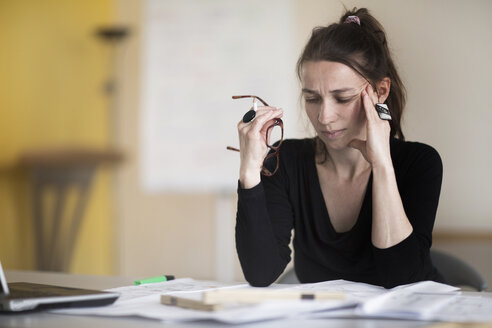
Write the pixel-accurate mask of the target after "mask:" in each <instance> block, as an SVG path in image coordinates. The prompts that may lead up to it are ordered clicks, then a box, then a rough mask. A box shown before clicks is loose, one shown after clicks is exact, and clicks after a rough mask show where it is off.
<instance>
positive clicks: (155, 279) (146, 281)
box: [133, 275, 174, 286]
mask: <svg viewBox="0 0 492 328" xmlns="http://www.w3.org/2000/svg"><path fill="white" fill-rule="evenodd" d="M169 280H174V276H170V275H162V276H157V277H152V278H147V279H140V280H135V281H134V282H133V284H134V285H136V286H138V285H142V284H152V283H155V282H164V281H169Z"/></svg>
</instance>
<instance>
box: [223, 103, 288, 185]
mask: <svg viewBox="0 0 492 328" xmlns="http://www.w3.org/2000/svg"><path fill="white" fill-rule="evenodd" d="M242 98H254V99H257V100H259V101H260V102H261V103H262V104H263V105H265V106H269V105H268V104H267V103H266V101H264V100H263V99H261V98H260V97H258V96H254V95H241V96H232V99H242ZM276 126H279V127H280V130H281V136H280V142H279V143H278V145H276V146H271V145H269V144H268V142H269V140H270V136H269V135H270V130H271V129H273V128H274V127H276ZM283 141H284V122H283V121H282V119H280V118H276V119H275V120H274V122H273V124H271V125H270V126H269V127H268V128H267V130H266V139H265V144H266V146H267V147H268V148H269V149H270V150H272V151H273V153H270V154H268V155H267V156H266V157H265V159H264V160H263V165H262V167H261V174H263V175H264V176H267V177H271V176H273V175H275V173H277V171H278V168H279V166H280V165H279V164H280V155H279V150H280V146H281V145H282V142H283ZM227 149H228V150H233V151H237V152H239V151H240V150H239V149H238V148H234V147H231V146H227ZM273 157H276V159H277V165H276V167H275V170H273V172H271V171H270V170H269V169H267V168H266V167H265V163H266V161H267V160H269V159H270V158H273Z"/></svg>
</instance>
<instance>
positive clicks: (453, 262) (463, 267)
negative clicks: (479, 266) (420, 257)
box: [430, 249, 487, 292]
mask: <svg viewBox="0 0 492 328" xmlns="http://www.w3.org/2000/svg"><path fill="white" fill-rule="evenodd" d="M430 257H431V261H432V264H434V266H435V267H436V269H437V270H438V271H439V272H440V273H441V274H442V276H443V277H444V280H445V281H446V283H447V284H449V285H453V286H466V287H471V288H473V289H475V290H477V291H479V292H481V291H484V290H486V289H487V282H486V281H485V279H484V278H483V277H482V275H481V274H480V273H479V272H478V271H477V270H476V269H475V268H473V267H472V266H471V265H470V264H468V263H466V262H465V261H463V260H461V259H459V258H458V257H456V256H454V255H451V254H449V253H446V252H443V251H440V250H436V249H431V251H430Z"/></svg>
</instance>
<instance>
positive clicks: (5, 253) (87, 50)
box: [0, 0, 114, 274]
mask: <svg viewBox="0 0 492 328" xmlns="http://www.w3.org/2000/svg"><path fill="white" fill-rule="evenodd" d="M112 6H113V3H112V1H111V0H83V1H75V0H68V1H66V0H15V1H12V0H0V260H2V263H3V265H4V267H5V268H9V269H31V268H33V265H34V257H33V242H32V230H31V227H30V223H31V216H30V207H29V206H30V202H29V197H30V193H29V185H28V179H27V177H28V175H27V174H26V172H24V171H23V170H22V169H20V168H18V166H17V161H18V159H19V156H20V155H21V154H22V153H23V152H25V151H28V150H33V149H38V148H45V147H52V146H71V145H79V146H89V147H98V148H101V147H104V146H106V145H108V143H109V135H110V133H109V131H108V125H109V123H108V119H109V117H108V115H109V113H108V111H109V109H108V100H107V97H106V96H105V94H104V92H103V84H104V82H105V80H106V79H107V77H108V74H109V65H108V63H109V58H110V57H109V56H110V53H109V48H108V46H107V45H106V44H103V43H102V42H101V41H100V40H98V39H97V38H96V37H95V36H94V31H95V29H96V28H97V27H99V26H104V25H108V24H109V23H110V22H111V20H112V11H113V8H112ZM110 182H111V178H110V174H109V172H108V170H107V169H103V170H100V171H99V172H98V173H97V175H96V179H95V180H94V184H93V186H92V192H91V195H90V199H89V204H88V208H87V211H86V215H85V218H84V222H83V225H82V228H81V234H80V235H79V239H78V243H77V246H76V249H75V254H74V258H73V261H72V265H71V271H73V272H77V273H94V274H110V273H113V272H114V264H113V253H114V249H113V221H112V207H111V198H112V197H111V194H110Z"/></svg>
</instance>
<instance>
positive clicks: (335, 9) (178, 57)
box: [0, 0, 492, 283]
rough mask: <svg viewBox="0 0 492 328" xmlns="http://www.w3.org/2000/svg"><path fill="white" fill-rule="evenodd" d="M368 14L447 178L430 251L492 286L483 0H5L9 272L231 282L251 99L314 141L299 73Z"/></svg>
mask: <svg viewBox="0 0 492 328" xmlns="http://www.w3.org/2000/svg"><path fill="white" fill-rule="evenodd" d="M344 5H345V6H346V7H347V8H352V7H354V6H356V7H367V8H368V9H369V10H370V11H371V12H372V13H373V15H375V16H376V18H378V19H379V20H380V21H381V23H382V24H383V26H384V27H385V29H386V32H387V37H388V39H389V45H390V48H391V50H392V52H393V55H394V60H395V61H396V64H397V66H398V69H399V71H400V74H401V76H402V78H403V81H404V83H405V85H406V87H407V91H408V105H407V108H406V113H405V116H404V122H403V131H404V132H405V135H406V138H407V140H412V141H420V142H425V143H428V144H430V145H432V146H433V147H435V148H436V149H437V150H438V151H439V153H440V154H441V157H442V159H443V164H444V181H443V187H442V193H441V201H440V205H439V210H438V215H437V219H436V226H435V231H434V244H433V247H435V248H439V249H443V250H446V251H448V252H450V253H452V254H455V255H458V256H459V257H461V258H464V259H466V260H467V261H468V262H469V263H471V264H472V265H473V266H475V267H476V268H477V269H478V270H479V271H480V272H481V273H482V274H483V275H484V276H485V277H486V279H487V280H488V281H489V283H490V282H491V281H492V263H491V261H490V254H491V253H492V207H491V206H490V202H491V196H492V190H491V189H492V174H491V172H490V167H492V151H491V149H492V148H491V145H490V143H491V141H492V129H490V127H489V126H490V123H491V122H492V111H491V110H490V108H489V107H490V105H489V103H490V101H489V100H488V96H489V95H490V90H492V80H491V76H492V62H491V58H492V43H491V42H490V34H491V32H492V22H491V21H490V19H489V17H488V15H489V14H490V13H491V12H492V2H490V1H487V0H473V1H458V0H431V1H424V0H415V1H390V0H373V1H349V0H346V1H338V0H336V1H335V0H333V1H331V0H303V1H301V0H272V1H259V0H247V1H231V0H209V1H202V0H184V1H177V0H174V1H173V0H84V1H82V0H70V1H65V0H0V47H1V48H0V49H1V51H0V112H1V119H0V222H1V225H0V260H1V261H2V264H3V266H4V268H5V269H17V270H34V269H40V270H49V271H65V272H72V273H80V274H100V275H123V276H152V275H156V274H174V275H176V276H179V277H193V278H197V279H218V280H224V281H241V280H243V276H242V273H241V270H240V268H239V265H238V260H237V257H236V254H235V244H234V224H235V206H236V205H235V202H236V198H235V188H236V187H237V175H238V155H237V154H235V153H233V152H228V151H227V150H226V149H225V147H226V146H227V145H231V146H237V143H238V140H237V132H236V123H237V121H238V120H239V119H240V118H241V116H242V114H243V113H244V112H245V111H246V110H247V109H248V108H249V107H250V106H251V104H250V101H249V100H235V101H233V100H232V99H231V96H232V95H234V94H256V95H258V96H260V97H262V98H263V99H265V100H266V101H268V102H269V103H270V104H271V105H275V106H281V107H283V108H284V109H285V116H284V121H285V124H286V126H285V134H286V137H287V138H297V137H306V136H311V132H310V131H309V128H308V127H307V126H308V125H307V124H306V120H305V117H304V116H303V114H302V108H301V106H300V102H299V95H300V92H299V84H298V81H297V79H296V75H295V72H294V71H295V63H296V60H297V57H298V56H299V55H300V52H301V50H302V47H303V45H304V44H305V42H306V41H307V39H308V38H309V35H310V33H311V30H312V28H313V27H315V26H319V25H326V24H329V23H332V22H335V21H338V19H339V17H340V15H341V14H342V13H343V11H344V7H343V6H344Z"/></svg>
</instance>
